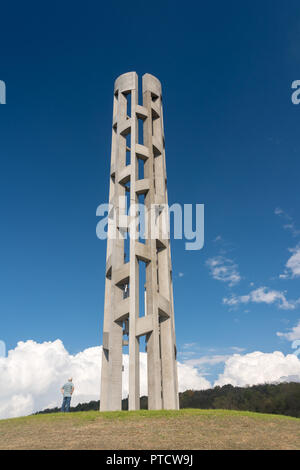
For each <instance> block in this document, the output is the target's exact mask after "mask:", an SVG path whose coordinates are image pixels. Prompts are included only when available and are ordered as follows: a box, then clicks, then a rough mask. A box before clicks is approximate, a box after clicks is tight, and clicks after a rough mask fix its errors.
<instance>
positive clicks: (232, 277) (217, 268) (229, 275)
mask: <svg viewBox="0 0 300 470" xmlns="http://www.w3.org/2000/svg"><path fill="white" fill-rule="evenodd" d="M206 265H207V266H208V268H209V270H210V274H211V276H212V277H213V278H214V279H216V280H217V281H222V282H226V283H228V284H229V286H234V285H235V284H237V283H238V282H240V280H241V276H240V274H239V271H238V266H237V265H236V264H235V263H234V262H233V261H232V260H231V259H229V258H225V257H224V256H215V257H214V258H210V259H208V260H207V261H206Z"/></svg>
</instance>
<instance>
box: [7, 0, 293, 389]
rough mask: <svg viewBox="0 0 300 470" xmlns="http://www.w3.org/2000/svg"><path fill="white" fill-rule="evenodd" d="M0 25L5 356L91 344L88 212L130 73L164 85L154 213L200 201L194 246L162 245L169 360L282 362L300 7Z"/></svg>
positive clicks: (91, 214)
mask: <svg viewBox="0 0 300 470" xmlns="http://www.w3.org/2000/svg"><path fill="white" fill-rule="evenodd" d="M1 18H2V21H1V23H2V25H1V31H0V51H1V54H0V57H1V61H0V79H1V80H4V81H5V82H6V86H7V104H6V105H1V106H0V164H1V168H0V213H1V221H2V223H1V232H0V242H1V243H0V263H1V269H0V312H1V320H2V321H1V330H0V339H2V340H4V341H5V342H6V344H7V348H8V349H11V348H15V346H16V344H17V342H18V341H20V340H22V341H26V340H28V339H33V340H34V341H37V342H43V341H54V340H55V339H57V338H59V339H61V340H62V341H63V343H64V345H65V347H66V348H67V350H68V351H69V352H70V353H71V354H75V353H78V352H79V351H82V350H84V349H86V348H88V347H90V346H97V345H99V344H101V326H102V317H103V303H104V269H105V268H104V266H105V251H106V246H105V242H103V241H100V240H98V239H97V237H96V224H97V222H98V219H97V218H96V208H97V206H98V205H99V204H101V203H103V202H107V200H108V183H109V165H110V142H111V119H112V96H113V82H114V80H115V78H116V77H117V76H118V75H120V74H122V73H125V72H127V71H132V70H135V71H136V72H137V73H138V74H139V75H140V76H141V75H142V74H144V73H146V72H148V73H152V74H153V75H155V76H157V77H158V78H159V79H160V80H161V82H162V85H163V96H164V123H165V134H166V157H167V170H168V191H169V202H170V203H175V202H178V203H181V204H183V203H193V204H196V203H203V204H205V246H204V248H203V249H202V250H200V251H198V252H195V251H186V250H185V249H184V241H173V242H172V255H173V271H174V297H175V319H176V332H177V344H178V350H179V352H180V356H179V359H180V360H182V361H187V360H188V359H190V360H191V359H193V360H195V361H196V362H197V361H198V364H204V361H205V360H203V357H204V358H206V357H208V359H207V363H205V364H204V365H203V367H204V369H203V371H204V373H208V374H211V375H208V376H207V377H208V379H209V380H211V378H213V377H216V375H217V373H218V372H219V369H220V368H222V367H223V366H222V364H223V362H222V360H223V359H222V357H225V356H227V355H231V354H233V353H234V352H240V353H242V354H248V353H251V352H253V351H261V352H263V353H271V352H273V351H277V350H279V351H282V352H283V353H284V354H289V353H291V351H292V349H291V342H290V341H288V339H291V338H287V337H284V336H278V335H277V332H282V333H286V332H288V331H289V329H292V328H294V327H295V326H296V325H297V323H298V320H299V319H300V303H297V300H298V299H299V298H300V289H299V280H300V276H299V271H298V270H297V267H298V268H299V258H298V251H297V250H298V249H299V248H298V247H299V246H300V245H299V243H300V233H299V230H300V216H299V202H300V194H299V171H300V160H299V156H300V140H299V124H300V106H295V105H293V104H292V102H291V94H292V90H291V84H292V82H293V81H294V80H297V79H300V56H299V40H300V6H299V2H297V1H294V0H289V2H288V3H285V4H284V5H283V3H282V2H280V1H277V0H272V1H271V0H264V1H256V0H253V1H251V2H242V3H241V2H238V1H232V0H229V1H227V2H223V1H218V2H214V3H213V4H212V3H211V2H204V1H200V2H196V1H188V2H176V1H172V2H171V1H165V0H163V1H156V0H154V1H153V2H151V5H150V4H149V2H143V1H128V2H121V1H118V0H117V1H115V2H105V3H104V2H96V1H86V2H85V3H84V4H83V3H82V2H76V1H72V2H67V1H66V2H57V1H52V2H33V1H28V2H26V3H24V4H22V3H19V4H18V5H16V4H14V2H10V3H6V5H4V6H1ZM187 163H188V164H187ZM191 169H192V170H191ZM289 250H294V251H289ZM293 256H294V258H293V259H292V261H290V262H289V260H291V258H292V257H293ZM287 263H289V264H288V266H286V265H287ZM297 263H298V264H297ZM216 268H221V271H220V270H217V271H216ZM263 288H264V289H263ZM253 292H254V293H253ZM224 299H226V300H224ZM217 356H222V357H221V358H220V362H218V359H217ZM201 358H202V359H201ZM201 361H202V362H201ZM196 362H195V364H196ZM212 364H213V367H212V366H211V365H212ZM223 365H224V364H223ZM201 367H202V365H201Z"/></svg>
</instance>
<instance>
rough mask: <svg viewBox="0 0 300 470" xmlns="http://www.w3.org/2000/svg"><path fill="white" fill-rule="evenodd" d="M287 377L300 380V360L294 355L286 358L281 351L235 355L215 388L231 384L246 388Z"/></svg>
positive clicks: (226, 365)
mask: <svg viewBox="0 0 300 470" xmlns="http://www.w3.org/2000/svg"><path fill="white" fill-rule="evenodd" d="M287 376H293V377H294V378H295V377H298V378H299V379H300V360H299V359H298V358H297V356H296V355H294V354H288V355H287V356H285V355H284V354H283V353H282V352H280V351H274V352H272V353H263V352H259V351H257V352H253V353H250V354H245V355H240V354H234V355H233V356H231V357H230V358H229V359H227V361H226V363H225V369H224V372H223V373H222V374H220V375H219V378H218V380H216V382H215V384H214V386H216V385H220V386H222V385H226V384H231V385H234V386H239V387H244V386H246V385H255V384H263V383H272V382H281V381H286V378H287Z"/></svg>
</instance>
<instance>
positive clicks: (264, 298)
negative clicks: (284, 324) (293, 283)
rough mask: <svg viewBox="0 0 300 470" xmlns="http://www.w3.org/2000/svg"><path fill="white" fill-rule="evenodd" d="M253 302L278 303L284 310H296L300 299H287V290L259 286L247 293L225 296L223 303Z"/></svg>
mask: <svg viewBox="0 0 300 470" xmlns="http://www.w3.org/2000/svg"><path fill="white" fill-rule="evenodd" d="M249 302H253V303H264V304H268V305H270V304H276V305H278V307H279V308H281V309H283V310H294V309H295V308H296V307H297V305H298V304H299V303H300V299H298V300H289V301H288V300H287V298H286V295H285V292H281V291H277V290H271V289H268V288H267V287H259V288H258V289H255V290H252V291H251V292H250V293H249V294H247V295H240V296H236V295H232V296H231V297H224V298H223V304H225V305H229V306H230V307H234V306H237V305H239V304H248V303H249Z"/></svg>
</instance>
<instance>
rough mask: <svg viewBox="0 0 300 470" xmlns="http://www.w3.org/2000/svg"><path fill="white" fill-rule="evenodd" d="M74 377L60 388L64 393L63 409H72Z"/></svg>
mask: <svg viewBox="0 0 300 470" xmlns="http://www.w3.org/2000/svg"><path fill="white" fill-rule="evenodd" d="M72 380H73V379H72V378H70V379H69V380H68V382H66V383H65V385H63V386H62V387H61V389H60V391H61V393H62V395H63V402H62V407H61V411H62V412H64V411H70V403H71V397H72V394H73V392H74V385H73V383H72Z"/></svg>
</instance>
